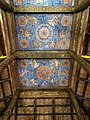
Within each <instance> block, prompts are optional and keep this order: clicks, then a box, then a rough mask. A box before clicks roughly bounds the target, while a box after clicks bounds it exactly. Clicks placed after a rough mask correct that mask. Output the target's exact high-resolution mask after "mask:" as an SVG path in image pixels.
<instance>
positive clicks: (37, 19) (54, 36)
mask: <svg viewBox="0 0 90 120" xmlns="http://www.w3.org/2000/svg"><path fill="white" fill-rule="evenodd" d="M72 17H73V15H72V14H16V15H15V19H16V29H17V36H18V47H19V50H68V49H69V47H70V39H71V27H72Z"/></svg>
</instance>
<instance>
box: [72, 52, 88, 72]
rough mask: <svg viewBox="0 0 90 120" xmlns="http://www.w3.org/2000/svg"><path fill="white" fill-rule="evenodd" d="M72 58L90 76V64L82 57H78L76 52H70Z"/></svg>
mask: <svg viewBox="0 0 90 120" xmlns="http://www.w3.org/2000/svg"><path fill="white" fill-rule="evenodd" d="M70 53H71V55H72V58H73V59H74V60H75V61H77V63H78V64H79V65H80V66H81V67H82V68H83V69H84V70H86V71H87V73H89V74H90V64H89V63H88V62H86V61H85V60H84V59H83V58H81V56H80V55H77V54H76V53H75V52H73V51H70Z"/></svg>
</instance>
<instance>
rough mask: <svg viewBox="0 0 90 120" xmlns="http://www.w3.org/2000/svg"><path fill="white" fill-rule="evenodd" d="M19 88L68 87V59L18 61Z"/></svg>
mask: <svg viewBox="0 0 90 120" xmlns="http://www.w3.org/2000/svg"><path fill="white" fill-rule="evenodd" d="M17 63H18V72H19V79H20V83H21V86H27V87H28V86H51V87H55V86H68V80H69V74H70V60H69V59H18V60H17Z"/></svg>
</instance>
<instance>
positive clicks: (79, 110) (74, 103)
mask: <svg viewBox="0 0 90 120" xmlns="http://www.w3.org/2000/svg"><path fill="white" fill-rule="evenodd" d="M68 93H69V95H70V97H71V100H72V103H73V105H74V108H75V110H76V113H77V116H78V120H85V118H84V115H83V113H82V111H81V108H80V106H79V104H78V102H77V99H76V97H75V94H74V93H73V92H72V90H71V89H70V88H69V89H68Z"/></svg>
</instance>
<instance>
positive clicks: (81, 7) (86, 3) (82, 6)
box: [74, 0, 90, 12]
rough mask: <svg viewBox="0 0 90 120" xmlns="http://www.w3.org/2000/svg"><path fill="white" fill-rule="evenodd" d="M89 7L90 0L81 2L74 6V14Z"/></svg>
mask: <svg viewBox="0 0 90 120" xmlns="http://www.w3.org/2000/svg"><path fill="white" fill-rule="evenodd" d="M89 6H90V0H83V1H82V2H81V3H80V4H78V5H76V6H75V9H74V12H80V11H83V10H85V9H86V8H88V7H89Z"/></svg>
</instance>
